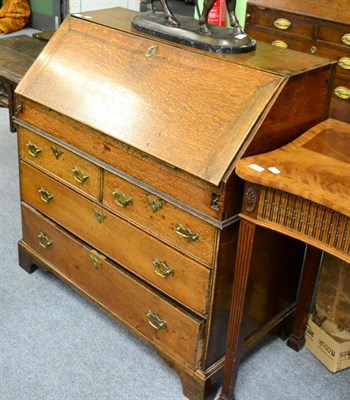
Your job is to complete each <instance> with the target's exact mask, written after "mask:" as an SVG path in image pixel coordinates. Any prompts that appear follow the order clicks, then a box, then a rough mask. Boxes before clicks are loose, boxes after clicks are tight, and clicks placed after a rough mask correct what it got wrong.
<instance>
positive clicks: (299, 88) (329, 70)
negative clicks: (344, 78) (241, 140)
mask: <svg viewBox="0 0 350 400" xmlns="http://www.w3.org/2000/svg"><path fill="white" fill-rule="evenodd" d="M281 51H283V49H281ZM334 70H335V66H334V65H333V66H332V67H330V66H328V67H325V68H320V69H316V70H313V71H308V72H306V73H305V74H302V75H297V76H293V77H291V78H289V80H288V82H287V84H286V85H285V87H284V90H283V92H282V93H281V95H280V96H279V98H278V99H277V101H276V102H275V104H274V105H273V107H272V109H271V111H270V112H269V114H268V116H267V117H266V119H265V121H264V122H263V124H262V125H261V127H260V129H259V130H258V132H257V134H256V136H255V137H254V139H253V140H252V142H251V143H250V145H249V146H248V149H247V150H246V152H245V154H244V157H247V156H249V155H253V154H259V153H264V152H267V151H271V150H274V149H276V148H278V147H281V146H283V145H285V144H287V143H289V142H291V141H292V140H294V139H296V138H297V137H298V136H300V135H301V134H302V133H304V132H306V131H307V130H308V129H310V128H311V127H312V126H314V125H316V124H318V123H319V122H322V121H323V120H325V119H326V118H327V116H328V109H329V103H330V91H329V89H330V87H331V85H332V82H333V75H334Z"/></svg>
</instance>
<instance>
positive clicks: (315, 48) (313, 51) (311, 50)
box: [310, 46, 317, 54]
mask: <svg viewBox="0 0 350 400" xmlns="http://www.w3.org/2000/svg"><path fill="white" fill-rule="evenodd" d="M316 51H317V47H316V46H311V47H310V53H312V54H315V53H316Z"/></svg>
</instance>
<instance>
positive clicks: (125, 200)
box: [112, 189, 132, 208]
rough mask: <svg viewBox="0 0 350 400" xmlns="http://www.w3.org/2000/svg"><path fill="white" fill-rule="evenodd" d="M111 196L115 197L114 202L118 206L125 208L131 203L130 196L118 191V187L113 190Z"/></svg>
mask: <svg viewBox="0 0 350 400" xmlns="http://www.w3.org/2000/svg"><path fill="white" fill-rule="evenodd" d="M112 196H113V197H115V202H116V203H117V204H118V206H120V207H123V208H125V207H127V206H129V205H131V204H132V197H130V196H127V195H125V194H124V193H122V192H120V191H119V190H118V189H114V190H113V192H112Z"/></svg>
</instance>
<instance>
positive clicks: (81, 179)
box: [72, 167, 89, 184]
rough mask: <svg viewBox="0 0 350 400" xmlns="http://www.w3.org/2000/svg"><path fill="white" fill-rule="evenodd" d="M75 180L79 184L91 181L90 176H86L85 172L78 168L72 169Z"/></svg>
mask: <svg viewBox="0 0 350 400" xmlns="http://www.w3.org/2000/svg"><path fill="white" fill-rule="evenodd" d="M72 173H73V178H74V179H75V180H76V181H77V182H78V183H81V184H82V183H85V182H86V181H87V180H88V179H89V175H87V174H84V172H82V171H80V169H78V168H77V167H73V168H72Z"/></svg>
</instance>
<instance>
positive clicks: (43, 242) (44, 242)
mask: <svg viewBox="0 0 350 400" xmlns="http://www.w3.org/2000/svg"><path fill="white" fill-rule="evenodd" d="M38 238H39V244H40V246H41V247H44V248H45V249H48V248H49V247H51V246H52V245H53V241H52V240H51V239H49V238H48V237H47V236H46V235H45V233H43V232H40V233H39V235H38Z"/></svg>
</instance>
